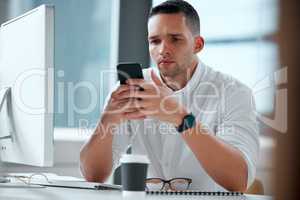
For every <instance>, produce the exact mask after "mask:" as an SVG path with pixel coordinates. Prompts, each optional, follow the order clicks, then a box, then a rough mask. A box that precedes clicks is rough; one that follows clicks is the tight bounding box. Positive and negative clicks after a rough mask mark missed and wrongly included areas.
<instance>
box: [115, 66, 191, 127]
mask: <svg viewBox="0 0 300 200" xmlns="http://www.w3.org/2000/svg"><path fill="white" fill-rule="evenodd" d="M151 78H152V82H146V81H145V80H143V79H128V80H127V84H129V85H134V86H140V87H141V88H143V90H131V91H128V92H123V93H122V94H120V95H119V96H118V97H117V98H118V99H134V103H133V104H132V103H131V104H128V106H130V107H132V108H138V109H139V111H140V112H142V113H143V114H144V115H145V116H146V117H153V118H156V119H158V120H160V121H164V122H169V123H172V124H174V125H175V126H176V127H177V126H179V125H180V124H181V122H182V119H183V117H184V116H185V115H186V114H187V113H188V112H187V110H186V109H185V108H184V106H183V105H181V104H180V103H179V102H177V101H176V99H175V98H174V97H172V94H173V91H172V90H171V89H170V88H169V87H168V86H166V85H165V84H164V83H163V82H162V81H161V80H160V79H159V78H158V77H157V75H156V74H155V73H154V71H153V70H152V71H151ZM140 112H139V114H140ZM135 114H137V113H135V112H132V113H128V114H127V115H128V116H127V118H129V119H130V118H134V117H135Z"/></svg>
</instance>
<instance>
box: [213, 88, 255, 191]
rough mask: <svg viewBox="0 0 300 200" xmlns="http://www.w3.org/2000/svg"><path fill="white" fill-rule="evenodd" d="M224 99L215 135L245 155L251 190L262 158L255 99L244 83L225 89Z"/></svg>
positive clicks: (248, 182)
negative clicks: (260, 155) (257, 166)
mask: <svg viewBox="0 0 300 200" xmlns="http://www.w3.org/2000/svg"><path fill="white" fill-rule="evenodd" d="M222 96H223V97H222V98H221V99H222V100H221V106H220V109H222V111H221V113H222V115H221V118H222V119H221V123H220V124H219V126H218V127H217V132H216V135H217V137H218V138H220V139H221V140H223V141H224V142H226V143H227V144H230V145H231V146H233V147H235V148H236V149H238V150H239V151H240V152H241V153H242V155H243V157H244V159H245V161H246V163H247V167H248V179H247V188H249V187H250V186H251V184H252V183H253V181H254V179H255V175H256V164H257V160H258V154H259V130H258V124H257V119H256V111H255V102H254V98H253V95H252V92H251V90H250V89H249V88H247V87H246V86H244V85H242V84H241V83H234V84H231V85H230V86H228V87H226V90H225V91H224V93H223V94H222Z"/></svg>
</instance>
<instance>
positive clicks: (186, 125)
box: [177, 113, 195, 132]
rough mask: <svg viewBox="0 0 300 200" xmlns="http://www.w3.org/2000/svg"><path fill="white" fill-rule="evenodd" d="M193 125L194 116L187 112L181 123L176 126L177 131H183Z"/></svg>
mask: <svg viewBox="0 0 300 200" xmlns="http://www.w3.org/2000/svg"><path fill="white" fill-rule="evenodd" d="M194 126H195V117H194V115H193V114H192V113H191V114H188V115H186V116H185V117H184V118H183V122H182V124H181V125H180V126H179V127H178V129H177V130H178V131H179V132H183V131H185V130H187V129H189V128H192V127H194Z"/></svg>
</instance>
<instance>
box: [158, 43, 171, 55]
mask: <svg viewBox="0 0 300 200" xmlns="http://www.w3.org/2000/svg"><path fill="white" fill-rule="evenodd" d="M159 54H160V55H163V56H164V55H169V54H170V48H169V45H168V44H167V42H162V43H161V45H160V49H159Z"/></svg>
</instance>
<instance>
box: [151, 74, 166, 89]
mask: <svg viewBox="0 0 300 200" xmlns="http://www.w3.org/2000/svg"><path fill="white" fill-rule="evenodd" d="M151 79H152V80H153V82H154V83H155V85H157V86H163V83H162V82H161V80H160V79H159V78H158V76H157V75H156V74H155V72H154V70H151Z"/></svg>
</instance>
